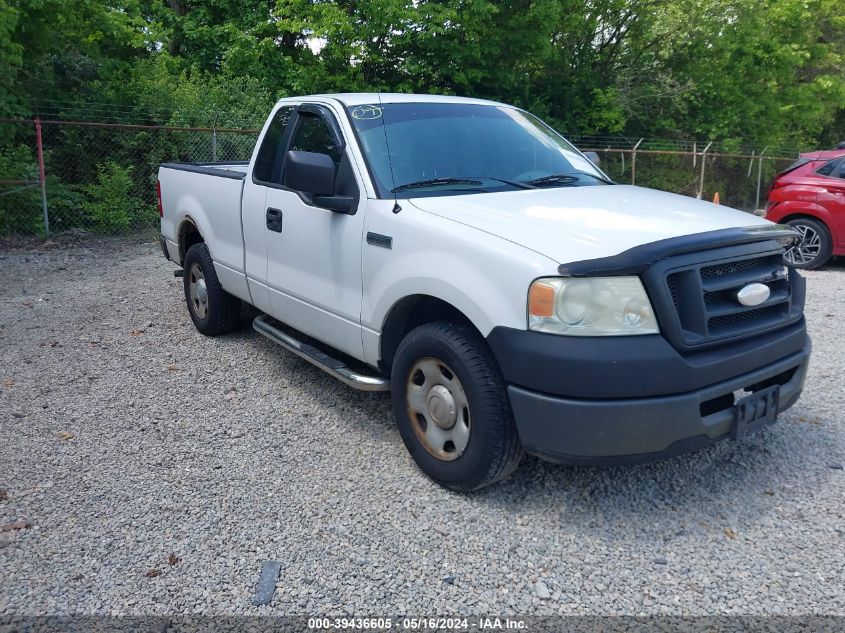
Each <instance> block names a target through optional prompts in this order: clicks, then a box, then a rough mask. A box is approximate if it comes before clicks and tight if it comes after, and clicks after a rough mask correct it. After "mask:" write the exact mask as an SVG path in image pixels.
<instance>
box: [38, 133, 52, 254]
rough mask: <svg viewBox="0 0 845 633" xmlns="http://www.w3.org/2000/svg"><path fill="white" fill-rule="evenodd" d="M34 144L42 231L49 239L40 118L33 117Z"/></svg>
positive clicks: (48, 216)
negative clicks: (42, 218) (42, 217)
mask: <svg viewBox="0 0 845 633" xmlns="http://www.w3.org/2000/svg"><path fill="white" fill-rule="evenodd" d="M35 145H36V147H37V149H38V177H39V180H40V181H41V210H42V211H43V212H44V233H45V235H46V236H47V239H48V240H49V239H50V215H49V213H47V179H46V178H45V177H44V145H43V144H42V142H41V119H40V117H35Z"/></svg>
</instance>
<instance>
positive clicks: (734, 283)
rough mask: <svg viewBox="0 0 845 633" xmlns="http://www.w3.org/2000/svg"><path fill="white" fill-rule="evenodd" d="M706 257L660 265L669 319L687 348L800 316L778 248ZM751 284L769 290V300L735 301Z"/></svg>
mask: <svg viewBox="0 0 845 633" xmlns="http://www.w3.org/2000/svg"><path fill="white" fill-rule="evenodd" d="M714 254H715V253H714ZM714 254H711V257H712V256H713V255H714ZM720 254H723V255H724V254H730V251H728V252H727V253H725V251H720ZM707 255H708V254H707V253H706V252H705V253H700V254H697V255H696V256H695V257H693V258H692V261H690V258H689V257H685V258H683V260H682V261H678V262H672V261H669V262H665V264H664V265H662V266H661V267H660V268H661V269H662V272H661V273H660V275H661V276H662V279H663V283H664V284H665V285H664V288H665V290H664V292H667V293H668V297H667V299H669V301H670V302H671V303H670V305H671V307H672V308H673V311H674V314H673V315H672V316H673V317H674V319H672V320H673V321H675V322H676V323H677V324H678V325H679V326H680V328H679V329H680V331H679V332H678V334H679V337H680V340H681V342H682V343H683V344H684V345H685V346H695V345H701V344H706V343H711V342H716V341H721V340H724V339H733V338H737V337H743V336H751V335H754V334H757V333H760V332H762V331H764V330H766V329H769V328H772V327H777V326H779V325H782V324H785V323H788V322H791V321H794V320H795V319H797V318H799V317H800V314H801V307H802V306H800V305H799V306H797V311H796V306H794V305H793V289H792V286H791V283H790V278H789V276H788V275H787V273H786V269H785V268H784V265H783V255H782V252H781V251H780V250H774V251H768V252H764V253H759V252H757V253H749V254H743V255H738V256H734V257H724V258H720V259H717V260H716V261H713V259H711V258H708V257H707ZM679 259H680V258H679ZM751 283H762V284H765V285H766V286H768V287H769V290H770V295H769V298H768V299H767V300H766V301H765V302H763V303H762V304H761V305H759V306H744V305H742V304H741V303H740V302H739V299H738V298H737V293H738V292H739V291H740V290H741V289H742V288H744V287H745V286H747V285H748V284H751ZM663 325H664V328H665V326H666V324H665V323H664V324H663Z"/></svg>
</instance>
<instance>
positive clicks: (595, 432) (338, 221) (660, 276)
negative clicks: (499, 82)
mask: <svg viewBox="0 0 845 633" xmlns="http://www.w3.org/2000/svg"><path fill="white" fill-rule="evenodd" d="M158 187H159V205H160V209H159V210H160V213H161V233H162V236H161V246H162V250H163V252H164V255H165V257H167V258H168V259H169V260H171V261H172V262H174V263H176V264H177V265H178V266H179V267H180V270H177V271H176V274H177V276H179V275H180V274H181V275H182V277H183V280H184V291H185V299H186V301H187V307H188V311H189V313H190V316H191V319H193V322H194V324H195V325H196V327H197V329H198V330H199V331H200V332H202V333H203V334H206V335H209V336H215V335H219V334H225V333H226V332H229V331H231V330H233V329H234V328H236V327H237V326H238V324H239V315H240V312H241V311H240V308H241V302H246V303H248V304H251V305H252V306H254V307H255V308H257V310H258V311H259V312H260V314H259V315H258V316H257V317H256V318H255V320H254V321H253V327H254V328H255V329H256V330H257V331H258V332H260V333H261V334H263V335H264V336H266V337H268V338H269V339H271V340H273V341H274V342H276V343H278V344H280V345H281V346H283V347H285V348H287V349H288V350H290V351H291V352H293V353H295V354H298V355H299V356H301V357H303V358H305V359H306V360H308V361H310V362H311V363H313V364H315V365H317V366H319V367H320V368H322V369H323V370H325V371H326V372H328V373H329V374H331V375H333V376H335V377H336V378H338V379H340V380H341V381H343V382H344V383H346V384H347V385H350V386H352V387H354V388H357V389H363V390H370V391H390V393H391V398H392V402H393V414H394V416H395V419H396V423H397V424H398V427H399V431H400V433H401V436H402V439H403V440H404V442H405V445H406V446H407V448H408V450H409V451H410V453H411V455H412V456H413V458H414V460H415V461H416V463H417V464H418V465H419V467H420V468H421V469H422V470H423V471H424V472H425V473H427V474H428V475H429V476H430V477H431V478H432V479H434V480H435V481H437V482H439V483H440V484H442V485H444V486H447V487H450V488H453V489H458V490H472V489H475V488H479V487H481V486H484V485H487V484H490V483H492V482H495V481H497V480H500V479H502V478H504V477H506V476H507V475H508V474H509V473H510V472H512V471H513V469H514V468H515V467H516V466H517V464H518V462H519V460H520V457H521V456H522V454H523V451H527V452H529V453H533V454H535V455H538V456H540V457H542V458H545V459H548V460H551V461H556V462H561V463H568V464H610V463H629V462H639V461H646V460H651V459H655V458H660V457H666V456H672V455H676V454H679V453H683V452H686V451H690V450H694V449H698V448H701V447H704V446H707V445H710V444H713V443H715V442H717V441H719V440H723V439H726V438H733V439H737V438H741V437H743V436H744V435H745V434H747V433H749V432H751V431H754V430H756V429H758V428H760V427H761V426H764V425H766V424H768V423H771V422H773V421H774V420H775V419H776V417H777V415H778V413H779V412H781V411H783V410H784V409H786V408H788V407H790V406H792V405H793V404H794V403H795V401H796V400H797V399H798V397H799V394H800V393H801V389H802V387H803V383H804V377H805V374H806V371H807V363H808V359H809V356H810V341H809V339H808V336H807V332H806V329H805V323H804V317H803V305H804V288H805V286H804V281H803V279H802V278H801V276H800V275H799V274H798V273H797V272H796V271H795V270H794V269H792V268H786V267H785V266H784V260H783V253H784V250H785V248H788V247H789V246H790V245H791V244H792V243H793V241H794V240H795V239H796V233H795V232H794V231H793V230H792V229H790V228H788V227H784V226H781V225H777V224H773V223H771V222H768V221H766V220H763V219H761V218H757V217H755V216H753V215H751V214H747V213H743V212H741V211H737V210H733V209H729V208H726V207H724V206H717V205H713V204H710V203H708V202H703V201H700V200H694V199H691V198H687V197H683V196H679V195H674V194H670V193H663V192H659V191H654V190H650V189H644V188H640V187H633V186H627V185H619V184H615V183H613V182H612V181H611V180H610V179H609V178H608V177H607V175H606V174H605V173H603V172H602V171H601V170H600V169H599V168H598V167H597V166H596V161H594V160H590V159H589V158H588V157H587V156H586V155H584V154H582V153H581V152H579V151H578V150H576V149H575V148H574V147H573V146H572V145H570V144H569V143H568V142H567V141H566V140H565V139H564V138H563V137H561V135H559V134H558V133H557V132H555V131H554V130H553V129H552V128H551V127H549V126H548V125H546V124H545V123H543V122H542V121H541V120H539V119H538V118H537V117H535V116H533V115H531V114H529V113H528V112H525V111H524V110H521V109H519V108H516V107H512V106H508V105H504V104H501V103H493V102H489V101H482V100H477V99H468V98H457V97H443V96H421V95H399V94H335V95H319V96H308V97H298V98H286V99H282V100H281V101H279V102H278V103H277V104H276V106H275V107H274V108H273V111H272V112H271V113H270V116H269V118H268V119H267V122H266V123H265V125H264V128H263V130H262V131H261V134H260V136H259V138H258V142H257V144H256V147H255V150H254V152H253V155H252V159H251V160H250V161H249V162H248V163H233V164H181V163H179V164H173V163H165V164H162V165H161V169H160V172H159V182H158Z"/></svg>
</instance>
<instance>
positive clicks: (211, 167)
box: [158, 162, 248, 294]
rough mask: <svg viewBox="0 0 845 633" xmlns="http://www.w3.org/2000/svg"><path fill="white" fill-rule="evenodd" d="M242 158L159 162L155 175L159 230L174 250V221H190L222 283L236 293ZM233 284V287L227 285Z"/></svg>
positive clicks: (240, 269)
mask: <svg viewBox="0 0 845 633" xmlns="http://www.w3.org/2000/svg"><path fill="white" fill-rule="evenodd" d="M247 166H248V163H246V162H229V163H162V165H161V167H160V169H159V174H158V179H159V183H160V186H161V196H162V202H163V204H162V206H163V209H164V215H163V217H162V219H161V229H162V235H163V236H164V238H165V240H166V242H167V247H168V251H169V252H173V251H174V250H175V252H176V254H177V255H178V244H179V234H178V232H179V227H180V225H182V223H183V221H184V220H186V219H190V221H191V222H192V223H193V224H194V225H195V226H196V227H197V228H198V229H199V231H200V233H201V234H202V235H203V237H204V238H205V241H206V244H207V246H208V248H209V251H210V253H211V256H212V258H213V259H214V264H215V268H216V269H217V271H218V276H219V277H220V278H221V282H223V285H224V287H226V289H227V290H229V291H230V292H233V293H234V294H241V293H242V291H243V288H241V286H243V285H244V283H245V282H244V281H243V275H244V248H243V231H242V228H241V194H242V192H243V184H244V178H245V176H246V171H247ZM232 286H234V287H232Z"/></svg>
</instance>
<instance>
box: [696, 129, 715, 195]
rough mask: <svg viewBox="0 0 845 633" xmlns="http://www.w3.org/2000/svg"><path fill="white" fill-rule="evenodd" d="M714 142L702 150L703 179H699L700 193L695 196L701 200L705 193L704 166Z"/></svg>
mask: <svg viewBox="0 0 845 633" xmlns="http://www.w3.org/2000/svg"><path fill="white" fill-rule="evenodd" d="M712 144H713V141H710V142H709V143H707V147H705V148H704V150H703V151H702V152H701V179H700V180H699V181H698V195H696V196H695V197H696V198H698V199H699V200H701V197H702V196H703V195H704V166H705V165H706V164H707V160H706V155H707V150H708V149H710V146H711V145H712Z"/></svg>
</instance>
